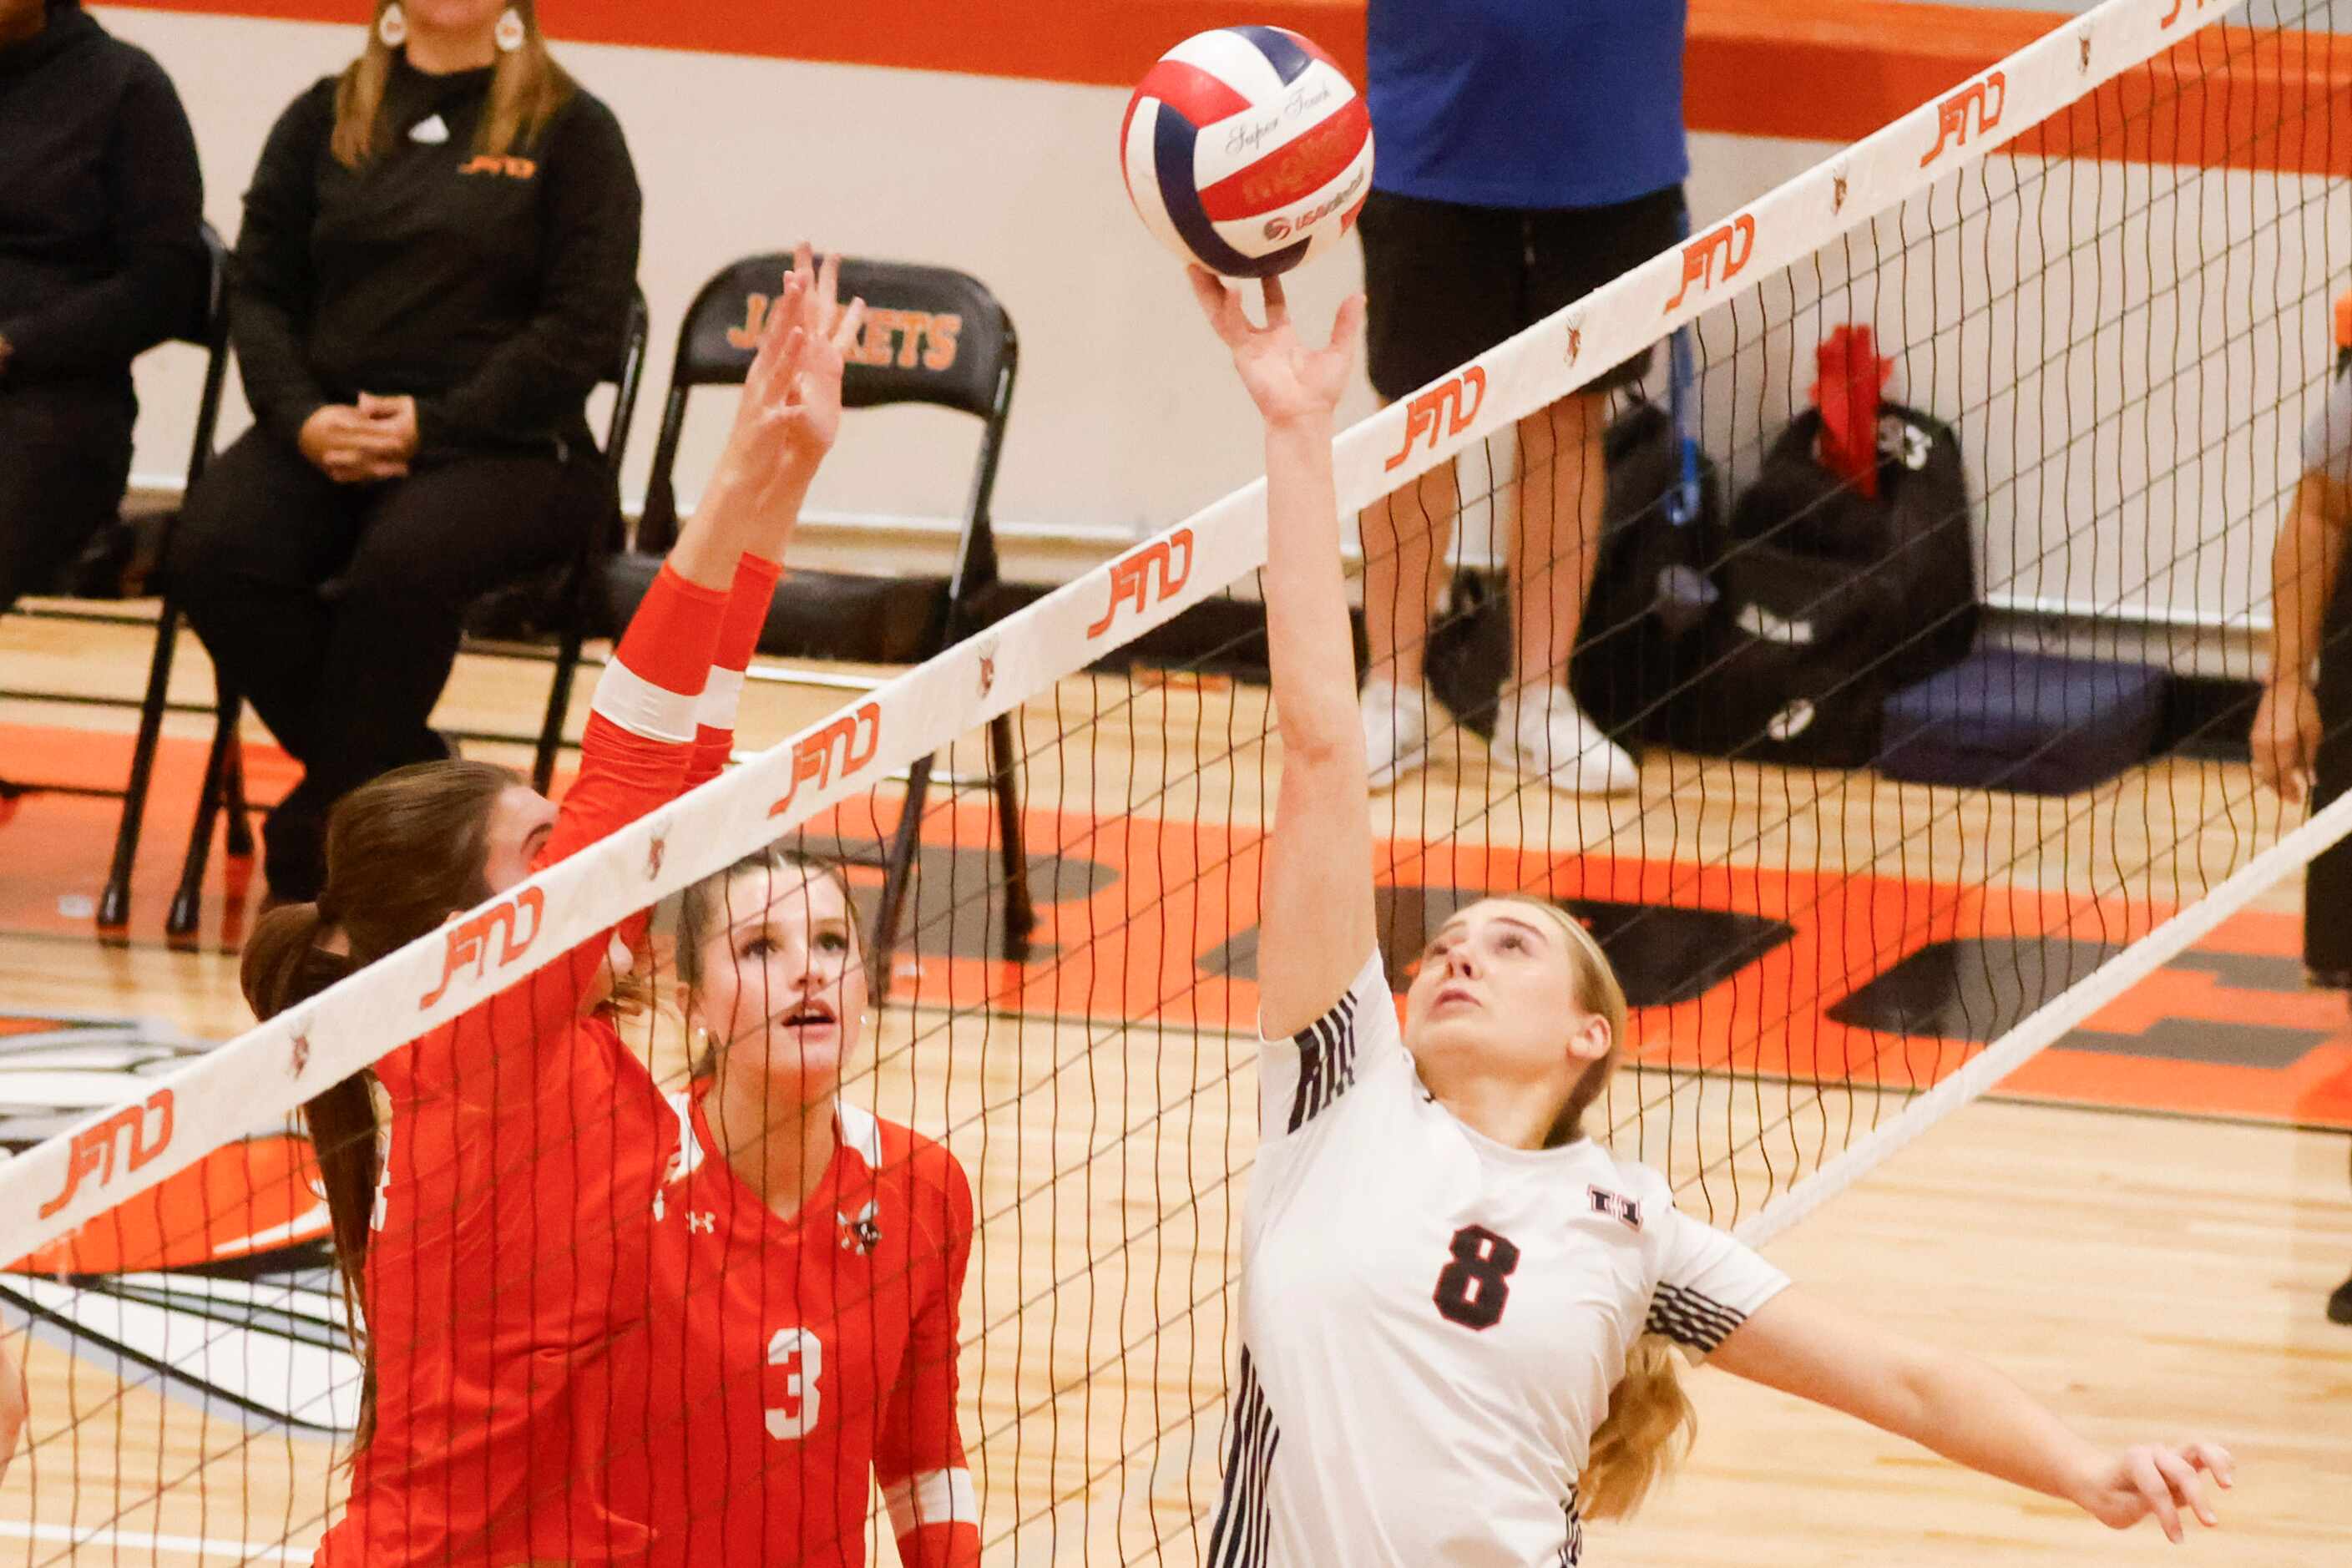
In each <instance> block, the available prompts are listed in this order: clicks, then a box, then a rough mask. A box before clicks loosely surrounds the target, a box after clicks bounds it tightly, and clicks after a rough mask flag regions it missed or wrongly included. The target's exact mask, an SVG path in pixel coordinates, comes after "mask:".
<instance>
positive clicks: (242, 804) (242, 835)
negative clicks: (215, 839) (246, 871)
mask: <svg viewBox="0 0 2352 1568" xmlns="http://www.w3.org/2000/svg"><path fill="white" fill-rule="evenodd" d="M228 730H229V742H228V755H227V757H226V760H224V761H223V763H221V808H222V809H223V810H224V811H226V812H227V813H228V822H227V830H226V833H225V835H224V836H223V841H224V845H225V847H226V848H227V850H228V852H229V854H230V855H232V856H234V857H235V858H237V859H239V860H249V859H251V858H253V807H252V803H251V802H250V801H248V800H247V798H246V795H245V742H243V741H242V740H240V739H238V737H237V732H236V719H235V718H234V717H232V718H231V719H230V720H229V721H228Z"/></svg>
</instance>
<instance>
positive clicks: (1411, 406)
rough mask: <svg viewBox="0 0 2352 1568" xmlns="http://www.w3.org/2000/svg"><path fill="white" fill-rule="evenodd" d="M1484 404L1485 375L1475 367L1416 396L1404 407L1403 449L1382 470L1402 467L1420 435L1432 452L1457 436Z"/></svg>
mask: <svg viewBox="0 0 2352 1568" xmlns="http://www.w3.org/2000/svg"><path fill="white" fill-rule="evenodd" d="M1485 403H1486V370H1485V368H1484V367H1483V366H1480V365H1475V364H1474V365H1472V366H1471V367H1470V368H1469V369H1467V370H1465V371H1464V372H1463V373H1462V374H1459V375H1452V376H1448V377H1446V378H1445V379H1444V381H1441V382H1439V383H1438V384H1436V385H1435V386H1433V387H1431V388H1430V389H1429V390H1428V391H1427V392H1423V393H1416V394H1415V395H1413V399H1412V402H1411V403H1408V404H1406V405H1405V416H1404V445H1403V446H1402V447H1398V448H1397V449H1396V452H1395V454H1394V455H1393V456H1392V457H1391V458H1389V460H1388V462H1387V463H1386V464H1385V465H1383V466H1384V467H1385V468H1388V469H1390V470H1391V471H1392V470H1394V469H1396V468H1402V467H1403V466H1404V460H1405V459H1406V458H1410V457H1412V448H1413V446H1414V444H1415V443H1416V442H1418V441H1419V440H1420V439H1421V438H1422V437H1423V434H1426V435H1427V436H1428V437H1429V445H1430V447H1431V448H1432V449H1434V448H1435V447H1436V446H1437V443H1438V442H1439V441H1440V440H1442V439H1443V438H1444V437H1447V436H1459V435H1461V434H1462V432H1464V431H1465V430H1467V429H1468V428H1470V424H1471V421H1473V420H1475V419H1476V418H1477V417H1478V410H1479V407H1480V406H1481V405H1484V404H1485Z"/></svg>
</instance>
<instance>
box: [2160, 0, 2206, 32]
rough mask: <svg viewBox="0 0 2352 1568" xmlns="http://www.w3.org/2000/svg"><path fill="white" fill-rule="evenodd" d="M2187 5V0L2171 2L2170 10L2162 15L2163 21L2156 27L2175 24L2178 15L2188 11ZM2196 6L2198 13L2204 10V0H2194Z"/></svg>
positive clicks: (2173, 0)
mask: <svg viewBox="0 0 2352 1568" xmlns="http://www.w3.org/2000/svg"><path fill="white" fill-rule="evenodd" d="M2196 5H2197V9H2199V10H2200V11H2202V10H2203V9H2205V0H2196ZM2188 7H2189V0H2172V9H2171V10H2169V11H2168V12H2166V13H2165V14H2164V20H2162V21H2161V22H2158V24H2157V26H2158V27H2169V26H2172V25H2173V24H2174V23H2175V22H2178V21H2179V20H2180V13H2181V12H2182V11H2184V10H2186V9H2188Z"/></svg>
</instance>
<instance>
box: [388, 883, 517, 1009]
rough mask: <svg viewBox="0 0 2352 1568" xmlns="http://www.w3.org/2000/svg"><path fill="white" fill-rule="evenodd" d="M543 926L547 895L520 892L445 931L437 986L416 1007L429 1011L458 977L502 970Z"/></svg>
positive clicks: (469, 916) (474, 976)
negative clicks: (494, 947)
mask: <svg viewBox="0 0 2352 1568" xmlns="http://www.w3.org/2000/svg"><path fill="white" fill-rule="evenodd" d="M526 916H528V917H529V919H528V921H526V920H525V918H524V917H526ZM546 924H547V895H546V894H545V893H543V892H541V891H540V890H539V889H537V888H524V889H520V891H518V892H517V893H516V894H515V896H514V897H512V898H510V899H501V900H499V901H498V902H497V903H495V904H492V905H491V906H490V907H489V908H488V909H487V910H483V911H482V912H481V913H479V914H478V915H468V916H467V917H466V918H465V919H464V920H462V921H458V922H457V924H455V925H452V926H450V927H448V928H447V931H448V937H447V942H448V946H447V947H446V949H445V950H444V952H442V955H441V984H438V985H436V986H435V987H434V988H433V989H432V991H430V992H429V993H427V994H425V996H423V997H421V998H419V999H418V1001H417V1004H416V1005H417V1007H418V1008H419V1009H420V1010H421V1009H423V1008H426V1007H430V1006H432V1005H433V1004H435V1003H436V1002H438V1001H439V1000H441V998H442V997H444V996H446V995H447V994H449V987H450V986H451V985H452V984H456V982H457V979H458V978H459V977H460V976H461V975H463V976H471V977H473V978H477V979H478V978H479V977H480V976H481V975H483V974H484V973H488V971H489V970H491V969H504V968H505V967H506V966H507V965H508V964H509V963H513V962H514V961H515V960H516V959H518V958H520V957H521V956H522V955H523V952H525V950H527V949H528V948H529V947H530V944H531V943H532V942H536V941H537V940H538V939H539V933H540V931H541V930H542V929H543V928H544V927H545V926H546ZM494 935H495V936H496V937H497V939H498V942H497V946H498V957H497V959H496V961H495V962H493V960H492V959H491V956H490V949H491V938H492V937H493V936H494Z"/></svg>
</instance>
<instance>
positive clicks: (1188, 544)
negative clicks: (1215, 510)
mask: <svg viewBox="0 0 2352 1568" xmlns="http://www.w3.org/2000/svg"><path fill="white" fill-rule="evenodd" d="M1179 552H1181V555H1182V558H1183V564H1182V565H1181V566H1180V565H1178V564H1177V557H1178V554H1179ZM1154 567H1157V568H1158V569H1159V580H1160V587H1159V592H1157V593H1154V592H1153V591H1152V569H1153V568H1154ZM1191 581H1192V530H1191V529H1189V528H1180V529H1178V530H1177V531H1175V532H1173V533H1171V534H1170V535H1169V536H1168V537H1167V538H1165V539H1155V540H1152V541H1150V542H1149V543H1145V544H1139V545H1138V546H1136V547H1135V548H1134V549H1133V550H1130V551H1129V552H1127V553H1126V554H1125V555H1122V556H1120V557H1119V558H1118V560H1117V561H1114V562H1112V563H1111V567H1110V603H1109V605H1107V606H1105V607H1104V610H1103V613H1102V619H1101V620H1098V621H1097V622H1096V623H1095V624H1094V625H1093V626H1088V627H1087V641H1088V642H1092V641H1094V640H1095V639H1096V638H1097V637H1101V636H1102V635H1103V633H1105V632H1107V631H1108V630H1110V627H1111V623H1112V622H1113V621H1116V620H1118V607H1119V606H1120V605H1124V604H1128V603H1129V602H1130V601H1132V602H1133V604H1134V605H1135V613H1136V614H1137V615H1141V614H1142V613H1143V612H1144V611H1145V610H1147V609H1149V608H1150V607H1151V606H1152V605H1164V604H1166V603H1167V602H1168V600H1169V599H1170V598H1171V596H1172V595H1175V594H1176V593H1177V592H1178V591H1179V590H1181V588H1182V587H1183V586H1184V584H1187V583H1189V582H1191Z"/></svg>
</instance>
